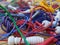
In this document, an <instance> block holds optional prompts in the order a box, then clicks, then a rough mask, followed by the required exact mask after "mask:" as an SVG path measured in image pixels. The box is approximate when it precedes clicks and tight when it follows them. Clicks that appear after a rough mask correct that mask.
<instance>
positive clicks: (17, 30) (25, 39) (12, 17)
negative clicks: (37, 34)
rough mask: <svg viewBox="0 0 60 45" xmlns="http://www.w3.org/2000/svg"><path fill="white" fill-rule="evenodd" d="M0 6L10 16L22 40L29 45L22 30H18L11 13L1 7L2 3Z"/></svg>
mask: <svg viewBox="0 0 60 45" xmlns="http://www.w3.org/2000/svg"><path fill="white" fill-rule="evenodd" d="M0 8H1V9H3V10H4V11H5V12H6V13H7V15H8V16H9V17H10V18H11V20H12V21H13V23H14V26H15V27H16V29H17V31H18V33H19V34H20V35H21V37H22V38H23V39H24V42H25V43H26V45H30V44H29V43H28V41H27V40H26V38H25V36H24V35H23V34H22V32H21V31H20V29H19V28H18V26H17V25H16V22H15V20H14V18H13V17H12V16H11V14H10V13H9V12H8V11H7V9H6V8H5V7H3V6H2V5H0Z"/></svg>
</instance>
